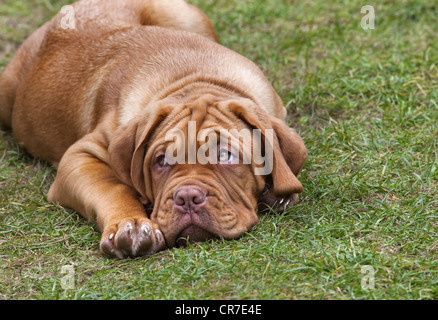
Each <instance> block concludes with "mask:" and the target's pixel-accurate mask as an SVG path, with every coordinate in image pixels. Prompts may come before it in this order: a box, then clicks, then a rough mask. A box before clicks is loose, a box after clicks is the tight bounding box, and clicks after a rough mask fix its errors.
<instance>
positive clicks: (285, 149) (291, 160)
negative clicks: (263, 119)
mask: <svg viewBox="0 0 438 320" xmlns="http://www.w3.org/2000/svg"><path fill="white" fill-rule="evenodd" d="M271 124H272V128H273V129H274V130H275V133H276V135H277V138H278V142H279V143H280V149H281V152H282V154H283V157H284V160H285V161H286V163H287V165H288V166H289V168H290V169H291V170H292V173H293V174H294V175H295V176H297V177H298V174H299V173H300V171H301V169H302V167H303V165H304V162H306V160H307V149H306V146H305V145H304V142H303V139H301V137H300V136H299V135H298V134H297V132H296V131H295V129H293V128H290V127H288V126H287V125H286V124H285V123H284V122H283V121H282V120H280V119H278V118H275V117H271Z"/></svg>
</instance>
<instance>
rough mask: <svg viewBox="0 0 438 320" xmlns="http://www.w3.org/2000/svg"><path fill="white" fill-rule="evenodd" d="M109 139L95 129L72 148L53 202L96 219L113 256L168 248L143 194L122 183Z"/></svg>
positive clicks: (59, 174) (62, 165) (104, 247)
mask: <svg viewBox="0 0 438 320" xmlns="http://www.w3.org/2000/svg"><path fill="white" fill-rule="evenodd" d="M105 140H106V139H105V137H104V135H103V134H102V133H99V132H93V133H91V134H88V135H86V136H85V137H84V138H82V139H81V140H79V141H77V142H76V143H75V144H73V145H72V146H71V147H70V148H69V149H68V150H67V152H66V153H65V154H64V156H63V157H62V159H61V162H60V164H59V167H58V172H57V176H56V179H55V182H54V183H53V185H52V187H51V188H50V190H49V193H48V200H49V201H50V202H56V203H59V204H61V205H63V206H65V207H69V208H72V209H74V210H76V211H78V212H79V213H80V214H81V215H82V216H84V217H85V218H87V219H88V220H89V221H93V222H96V223H97V226H98V228H99V229H100V230H101V231H102V239H101V242H100V247H101V249H102V251H103V252H105V253H106V254H108V255H111V256H115V257H118V258H120V259H122V258H125V257H127V256H129V257H135V256H143V255H148V254H152V253H154V252H157V251H159V250H162V249H164V248H165V247H166V245H165V240H164V237H163V234H162V233H161V231H160V230H159V228H158V226H157V225H156V224H155V223H153V222H152V221H151V220H149V219H148V217H147V215H146V212H145V210H144V207H143V205H142V203H141V202H140V201H139V200H138V195H137V192H136V191H135V190H134V189H132V188H131V187H129V186H127V185H125V184H123V183H122V182H120V181H119V180H118V179H117V177H116V176H115V174H114V172H113V171H112V169H111V167H110V166H109V165H108V152H107V148H106V146H105Z"/></svg>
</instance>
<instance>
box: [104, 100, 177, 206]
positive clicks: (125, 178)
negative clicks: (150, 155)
mask: <svg viewBox="0 0 438 320" xmlns="http://www.w3.org/2000/svg"><path fill="white" fill-rule="evenodd" d="M159 109H160V110H159V111H158V112H156V113H154V114H149V115H145V116H144V117H143V118H142V119H140V120H138V119H132V120H130V121H129V122H128V123H127V124H126V125H124V126H122V127H120V128H119V129H117V130H116V131H115V132H114V134H113V138H112V140H111V142H110V144H109V147H108V153H109V162H110V166H111V168H112V169H113V171H114V172H115V174H116V176H117V177H118V178H119V179H120V181H122V182H123V183H125V184H127V185H129V186H130V187H132V188H134V189H135V190H136V191H137V192H138V193H139V194H140V195H141V197H142V200H143V201H144V202H145V203H144V204H147V203H148V202H152V201H153V199H150V192H147V190H146V188H148V187H149V186H146V185H145V179H144V172H143V162H144V157H145V154H146V145H147V142H148V140H149V138H150V137H151V136H152V134H153V133H154V131H155V129H156V128H157V127H158V125H159V124H160V123H161V122H162V121H163V119H164V118H165V117H166V116H167V115H168V113H169V112H170V110H169V109H168V108H159ZM148 195H149V197H148Z"/></svg>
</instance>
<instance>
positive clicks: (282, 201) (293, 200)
mask: <svg viewBox="0 0 438 320" xmlns="http://www.w3.org/2000/svg"><path fill="white" fill-rule="evenodd" d="M298 199H299V197H298V194H296V193H292V194H289V195H284V196H275V195H274V194H273V193H272V192H271V190H264V192H263V194H262V195H261V196H260V197H259V200H258V210H259V212H266V211H275V212H278V213H283V212H284V211H285V210H286V208H287V207H288V206H294V205H296V204H297V203H298Z"/></svg>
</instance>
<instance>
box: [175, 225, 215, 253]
mask: <svg viewBox="0 0 438 320" xmlns="http://www.w3.org/2000/svg"><path fill="white" fill-rule="evenodd" d="M214 238H217V236H216V235H214V234H213V233H211V232H209V231H207V230H205V229H203V228H201V227H199V226H196V225H194V224H191V225H189V226H188V227H186V228H184V229H183V230H181V232H180V233H179V234H178V235H177V237H176V239H177V240H176V243H175V245H176V246H177V247H184V246H186V245H187V243H195V242H203V241H206V240H208V239H214Z"/></svg>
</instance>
